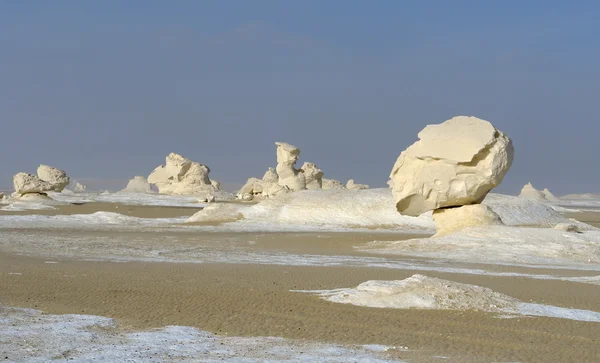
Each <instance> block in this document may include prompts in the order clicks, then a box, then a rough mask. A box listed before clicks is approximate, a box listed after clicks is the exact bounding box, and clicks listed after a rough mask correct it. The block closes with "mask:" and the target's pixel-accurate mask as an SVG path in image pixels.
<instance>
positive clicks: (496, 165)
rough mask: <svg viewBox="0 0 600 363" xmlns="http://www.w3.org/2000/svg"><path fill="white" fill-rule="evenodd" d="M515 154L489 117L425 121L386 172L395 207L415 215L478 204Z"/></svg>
mask: <svg viewBox="0 0 600 363" xmlns="http://www.w3.org/2000/svg"><path fill="white" fill-rule="evenodd" d="M513 153H514V149H513V146H512V142H511V140H510V139H509V138H508V137H507V136H505V135H504V134H503V133H502V132H500V131H499V130H497V129H496V128H494V126H493V125H492V124H491V123H489V122H488V121H485V120H481V119H478V118H476V117H466V116H457V117H454V118H452V119H450V120H448V121H445V122H443V123H442V124H439V125H429V126H427V127H425V128H424V129H423V130H422V131H421V132H420V133H419V141H417V142H415V143H414V144H413V145H411V146H410V147H409V148H408V149H406V150H405V151H403V152H402V153H401V154H400V156H399V157H398V160H397V161H396V164H395V165H394V167H393V169H392V172H391V174H390V178H391V179H392V181H393V183H392V184H393V188H392V191H393V194H394V199H395V201H396V208H397V209H398V211H399V212H400V213H402V214H405V215H411V216H417V215H420V214H422V213H424V212H427V211H429V210H433V209H437V208H443V207H453V206H461V205H466V204H473V203H480V202H481V201H482V200H483V199H484V198H485V196H486V194H487V193H488V192H489V191H490V190H491V189H492V188H494V187H496V186H498V185H499V184H500V182H501V181H502V179H503V178H504V175H506V173H507V172H508V169H509V168H510V166H511V164H512V159H513Z"/></svg>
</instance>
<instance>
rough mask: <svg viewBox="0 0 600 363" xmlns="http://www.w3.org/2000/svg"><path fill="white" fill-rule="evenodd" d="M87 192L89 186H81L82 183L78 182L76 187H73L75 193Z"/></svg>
mask: <svg viewBox="0 0 600 363" xmlns="http://www.w3.org/2000/svg"><path fill="white" fill-rule="evenodd" d="M86 190H87V186H85V185H83V184H81V183H80V182H76V183H75V186H74V187H73V191H74V192H75V193H81V192H85V191H86Z"/></svg>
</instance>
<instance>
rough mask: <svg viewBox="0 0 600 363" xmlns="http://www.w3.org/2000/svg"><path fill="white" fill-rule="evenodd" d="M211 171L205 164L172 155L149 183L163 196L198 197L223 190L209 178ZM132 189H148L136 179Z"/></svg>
mask: <svg viewBox="0 0 600 363" xmlns="http://www.w3.org/2000/svg"><path fill="white" fill-rule="evenodd" d="M209 173H210V169H209V168H208V166H206V165H204V164H200V163H198V162H195V161H192V160H190V159H187V158H185V157H183V156H181V155H179V154H175V153H170V154H169V155H168V156H167V157H166V162H165V165H161V166H159V167H157V168H156V169H154V171H152V173H151V174H150V175H149V176H148V180H147V183H150V184H154V185H156V188H157V189H158V192H159V193H161V194H177V195H196V194H209V193H211V192H218V191H220V190H221V185H220V183H219V182H217V181H215V180H211V179H210V178H209V177H208V174H209ZM132 182H133V185H132V187H136V188H139V187H142V188H144V189H145V188H146V185H145V184H144V180H141V179H136V178H134V179H133V180H132V181H130V183H132Z"/></svg>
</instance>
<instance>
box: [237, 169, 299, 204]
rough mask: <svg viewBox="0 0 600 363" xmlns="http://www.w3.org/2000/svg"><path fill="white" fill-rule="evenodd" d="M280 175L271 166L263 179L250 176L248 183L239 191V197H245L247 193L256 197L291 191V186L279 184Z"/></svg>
mask: <svg viewBox="0 0 600 363" xmlns="http://www.w3.org/2000/svg"><path fill="white" fill-rule="evenodd" d="M278 182H279V176H278V175H277V173H276V172H275V169H273V168H269V169H268V170H267V171H266V172H265V175H264V176H263V178H262V179H258V178H250V179H248V181H247V182H246V184H245V185H244V186H243V187H242V188H241V189H240V190H239V191H238V193H237V197H238V198H239V199H243V196H244V195H245V194H250V195H252V197H253V198H252V199H254V197H261V198H262V197H269V196H274V195H276V194H277V193H279V192H282V191H289V188H286V187H282V186H280V185H279V183H278Z"/></svg>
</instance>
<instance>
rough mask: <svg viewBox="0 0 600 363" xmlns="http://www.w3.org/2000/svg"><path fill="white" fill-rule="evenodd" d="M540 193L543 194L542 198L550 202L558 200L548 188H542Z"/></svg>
mask: <svg viewBox="0 0 600 363" xmlns="http://www.w3.org/2000/svg"><path fill="white" fill-rule="evenodd" d="M542 194H544V198H546V200H548V201H550V202H558V201H559V200H560V199H558V198H557V197H556V196H555V195H554V194H552V193H551V192H550V191H549V190H548V188H544V190H542Z"/></svg>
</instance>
